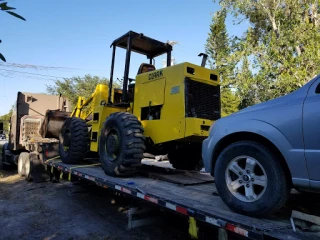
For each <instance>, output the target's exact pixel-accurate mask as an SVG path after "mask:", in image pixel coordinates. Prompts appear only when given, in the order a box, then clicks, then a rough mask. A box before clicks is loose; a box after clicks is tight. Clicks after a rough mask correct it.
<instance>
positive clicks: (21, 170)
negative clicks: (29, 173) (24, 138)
mask: <svg viewBox="0 0 320 240" xmlns="http://www.w3.org/2000/svg"><path fill="white" fill-rule="evenodd" d="M28 159H29V153H28V152H22V153H20V154H19V157H18V166H17V168H18V174H19V176H20V177H23V176H25V174H26V168H25V166H26V165H25V164H26V161H27V160H28Z"/></svg>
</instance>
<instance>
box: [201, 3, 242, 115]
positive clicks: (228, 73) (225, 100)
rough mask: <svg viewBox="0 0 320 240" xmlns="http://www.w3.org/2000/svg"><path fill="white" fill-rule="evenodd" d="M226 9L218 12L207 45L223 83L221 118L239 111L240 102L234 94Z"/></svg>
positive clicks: (212, 66) (213, 65)
mask: <svg viewBox="0 0 320 240" xmlns="http://www.w3.org/2000/svg"><path fill="white" fill-rule="evenodd" d="M226 17H227V11H226V9H222V10H221V11H217V12H216V13H215V15H214V16H213V19H212V23H211V25H210V32H209V36H208V39H207V43H206V46H205V47H206V52H207V54H208V56H209V63H210V67H211V68H212V69H216V70H217V71H218V74H219V77H220V82H221V116H223V117H224V116H227V115H229V114H231V113H233V112H236V111H238V106H239V104H240V100H239V98H238V96H237V95H236V94H234V93H233V92H232V90H231V89H232V86H233V84H232V82H233V80H234V69H235V65H232V64H230V61H229V59H228V56H229V55H230V53H231V48H230V46H229V37H228V33H227V29H226V24H225V20H226Z"/></svg>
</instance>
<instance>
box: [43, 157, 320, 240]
mask: <svg viewBox="0 0 320 240" xmlns="http://www.w3.org/2000/svg"><path fill="white" fill-rule="evenodd" d="M45 164H46V165H47V166H48V167H51V168H52V169H58V170H60V171H61V172H64V173H67V174H68V175H69V177H70V176H76V177H77V178H80V179H83V180H87V181H90V182H93V183H95V184H97V185H98V186H101V187H103V188H110V189H113V190H115V191H118V192H121V193H123V194H126V195H130V196H131V197H133V198H138V199H141V200H143V201H147V202H149V203H151V204H153V205H155V206H158V207H160V208H163V209H166V210H169V211H174V212H177V213H179V214H182V215H185V216H186V217H194V218H195V219H196V220H198V221H201V222H205V223H207V224H209V225H211V226H212V227H218V228H224V229H226V230H227V231H231V232H233V233H236V234H238V235H239V236H242V237H247V238H251V239H269V238H271V239H319V238H320V235H319V233H311V232H302V231H297V232H294V231H293V229H292V225H291V223H290V212H291V211H290V209H285V211H284V212H281V213H278V214H276V215H274V216H271V217H268V218H263V219H261V218H260V219H258V218H253V217H249V216H245V215H242V214H237V213H235V212H233V211H231V210H230V209H229V208H228V207H227V206H226V205H225V204H224V203H223V201H222V200H221V198H220V197H219V195H218V193H217V190H216V187H215V184H214V180H213V178H211V176H209V175H208V174H206V173H190V172H189V173H188V172H180V173H179V172H178V175H179V174H180V176H177V177H176V178H175V176H174V173H173V170H172V169H169V170H170V171H171V172H170V171H168V169H166V170H164V171H161V170H160V171H158V170H156V171H155V170H154V169H153V168H152V167H150V166H149V167H148V166H147V167H146V168H143V169H142V170H141V171H140V174H138V176H134V177H130V178H116V177H111V176H107V175H106V174H105V173H104V171H103V170H102V168H101V166H100V165H99V163H98V162H94V161H93V162H88V163H85V164H83V165H71V164H64V163H62V162H61V160H60V159H59V158H56V159H51V160H48V161H46V163H45ZM162 172H163V173H162ZM165 172H169V173H168V174H167V176H166V173H165ZM210 178H211V179H210ZM286 210H288V211H286Z"/></svg>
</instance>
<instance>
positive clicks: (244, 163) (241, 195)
mask: <svg viewBox="0 0 320 240" xmlns="http://www.w3.org/2000/svg"><path fill="white" fill-rule="evenodd" d="M225 181H226V184H227V187H228V189H229V191H230V192H231V193H232V195H233V196H235V197H236V198H237V199H239V200H241V201H243V202H255V201H257V200H259V199H260V198H261V197H262V196H263V194H264V193H265V191H266V189H267V186H268V178H267V174H266V171H265V169H264V168H263V166H262V165H261V164H260V163H259V162H258V160H256V159H255V158H253V157H249V156H238V157H236V158H234V159H232V160H231V161H230V163H229V164H228V166H227V169H226V172H225Z"/></svg>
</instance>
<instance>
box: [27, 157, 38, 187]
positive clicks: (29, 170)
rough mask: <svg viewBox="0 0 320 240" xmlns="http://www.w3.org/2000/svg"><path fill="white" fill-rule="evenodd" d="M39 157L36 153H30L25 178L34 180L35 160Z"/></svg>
mask: <svg viewBox="0 0 320 240" xmlns="http://www.w3.org/2000/svg"><path fill="white" fill-rule="evenodd" d="M37 159H38V155H37V154H36V153H29V157H28V158H26V160H25V174H24V179H25V180H26V181H28V182H30V181H32V180H33V175H34V174H33V173H34V160H37Z"/></svg>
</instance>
